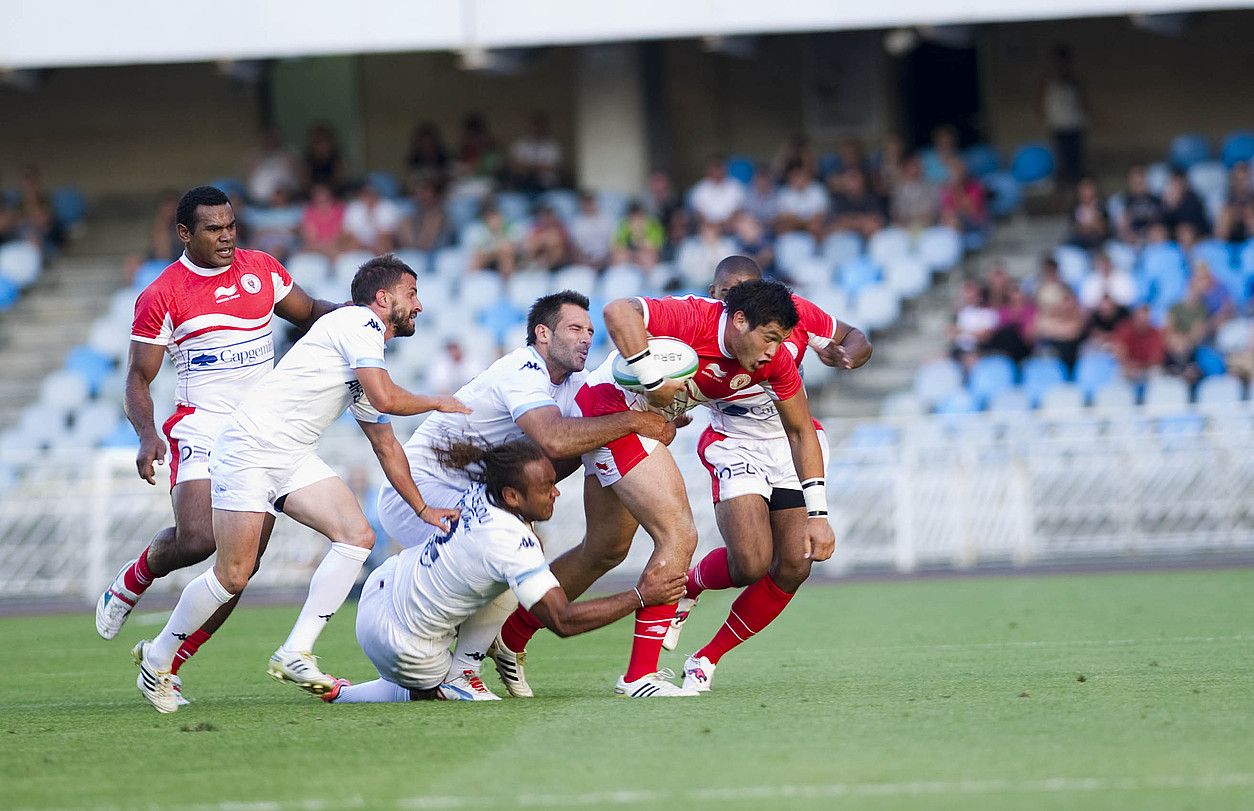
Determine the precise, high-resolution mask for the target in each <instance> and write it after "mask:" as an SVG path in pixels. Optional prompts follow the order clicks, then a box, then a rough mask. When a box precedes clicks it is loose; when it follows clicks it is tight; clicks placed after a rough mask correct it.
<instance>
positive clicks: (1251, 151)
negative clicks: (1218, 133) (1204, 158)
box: [1219, 132, 1254, 169]
mask: <svg viewBox="0 0 1254 811" xmlns="http://www.w3.org/2000/svg"><path fill="white" fill-rule="evenodd" d="M1219 160H1220V161H1222V162H1223V165H1224V166H1225V167H1227V168H1229V169H1231V168H1232V166H1233V164H1237V163H1240V162H1242V161H1249V160H1254V132H1233V133H1229V134H1228V137H1226V138H1224V143H1223V148H1222V149H1221V150H1220V153H1219Z"/></svg>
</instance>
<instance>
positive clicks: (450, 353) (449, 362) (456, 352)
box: [426, 338, 483, 395]
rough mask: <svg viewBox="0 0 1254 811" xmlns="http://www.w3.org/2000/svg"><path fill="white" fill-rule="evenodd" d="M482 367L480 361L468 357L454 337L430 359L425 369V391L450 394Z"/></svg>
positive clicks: (467, 381) (468, 380)
mask: <svg viewBox="0 0 1254 811" xmlns="http://www.w3.org/2000/svg"><path fill="white" fill-rule="evenodd" d="M482 368H483V366H482V365H481V361H479V360H478V359H476V358H472V357H470V355H469V353H467V352H466V349H465V348H464V347H463V346H462V345H461V343H460V342H459V341H458V340H457V339H456V338H450V339H449V340H448V341H447V342H446V343H445V344H444V352H442V353H441V354H439V355H437V356H436V357H435V359H434V360H432V361H431V368H429V369H428V370H427V386H426V388H427V391H429V392H430V393H431V394H436V395H440V394H452V393H453V392H455V391H457V390H458V389H460V388H461V387H462V386H464V385H466V384H467V383H469V382H470V379H471V378H472V377H474V376H475V375H476V374H478V373H479V371H480V370H481V369H482Z"/></svg>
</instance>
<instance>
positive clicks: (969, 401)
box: [936, 389, 980, 414]
mask: <svg viewBox="0 0 1254 811" xmlns="http://www.w3.org/2000/svg"><path fill="white" fill-rule="evenodd" d="M979 406H980V404H979V403H977V402H976V401H975V397H974V395H972V394H971V392H969V391H967V390H966V389H958V390H957V391H953V392H950V393H949V394H948V395H946V396H945V398H944V399H942V400H941V401H940V402H939V403H937V404H936V413H937V414H969V413H971V412H972V411H978V410H979Z"/></svg>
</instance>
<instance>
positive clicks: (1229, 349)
mask: <svg viewBox="0 0 1254 811" xmlns="http://www.w3.org/2000/svg"><path fill="white" fill-rule="evenodd" d="M1251 330H1254V320H1251V319H1249V318H1235V319H1233V320H1231V321H1229V322H1227V323H1226V324H1224V325H1223V326H1221V327H1220V328H1219V330H1218V332H1216V333H1215V346H1216V348H1218V349H1219V351H1220V352H1223V353H1224V354H1231V353H1233V352H1242V351H1244V350H1246V349H1249V347H1250V332H1251Z"/></svg>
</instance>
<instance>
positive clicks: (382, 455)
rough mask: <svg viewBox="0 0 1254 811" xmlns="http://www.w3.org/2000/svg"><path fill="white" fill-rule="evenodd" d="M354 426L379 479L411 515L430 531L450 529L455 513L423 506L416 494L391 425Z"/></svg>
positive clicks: (361, 423) (403, 454) (407, 466)
mask: <svg viewBox="0 0 1254 811" xmlns="http://www.w3.org/2000/svg"><path fill="white" fill-rule="evenodd" d="M357 424H358V425H359V426H361V432H362V433H363V434H365V435H366V439H369V440H370V447H371V448H372V449H373V450H374V455H375V456H376V457H378V459H379V467H381V468H383V475H384V476H386V477H387V480H388V483H389V484H391V485H392V487H394V488H396V492H397V493H399V494H400V496H401V498H403V499H405V503H406V504H408V505H409V506H410V508H411V509H413V511H414V513H415V514H416V515H417V516H418V517H419V518H421V519H422V520H423V521H425V522H427V523H428V524H430V525H431V526H433V527H439V528H440V529H441V530H442V531H444V532H448V531H449V530H450V529H452V527H453V524H454V523H456V522H457V517H458V515H459V513H458V512H457V510H446V509H443V508H442V507H432V506H430V505H429V504H427V502H426V500H425V499H424V498H423V497H422V493H420V492H418V485H416V484H414V479H413V476H412V475H411V474H410V472H409V460H408V459H407V458H406V457H405V449H404V448H402V447H401V443H400V442H398V441H397V440H396V433H395V432H394V431H393V430H392V425H391V424H390V423H386V422H362V421H361V420H358V421H357Z"/></svg>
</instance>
